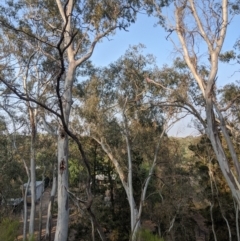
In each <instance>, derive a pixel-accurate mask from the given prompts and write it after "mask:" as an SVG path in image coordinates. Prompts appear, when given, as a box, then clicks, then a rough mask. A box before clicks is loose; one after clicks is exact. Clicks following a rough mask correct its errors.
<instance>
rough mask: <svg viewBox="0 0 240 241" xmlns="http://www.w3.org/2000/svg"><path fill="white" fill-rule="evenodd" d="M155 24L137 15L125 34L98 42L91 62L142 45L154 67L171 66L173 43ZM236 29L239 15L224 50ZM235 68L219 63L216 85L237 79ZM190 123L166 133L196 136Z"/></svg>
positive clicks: (100, 61) (99, 63) (102, 62)
mask: <svg viewBox="0 0 240 241" xmlns="http://www.w3.org/2000/svg"><path fill="white" fill-rule="evenodd" d="M156 22H157V19H156V18H154V17H148V16H147V15H143V14H140V15H139V16H138V19H137V21H136V23H135V24H132V25H131V26H130V28H129V29H128V30H129V31H128V32H126V31H124V30H122V31H120V30H118V31H117V32H116V34H115V35H114V36H111V37H110V39H106V38H105V39H104V40H103V41H102V42H101V43H98V44H97V46H96V48H95V50H94V53H93V55H92V57H91V60H92V61H93V63H94V64H95V65H96V66H102V67H103V66H107V65H108V64H110V63H112V62H114V61H116V60H117V59H118V58H119V57H120V56H122V55H123V54H124V53H125V51H126V50H127V49H128V47H129V46H130V45H137V44H139V43H143V44H144V45H145V46H146V49H145V53H146V54H153V55H154V56H156V60H157V64H158V65H159V66H160V67H161V66H162V65H164V64H169V65H171V64H172V62H173V59H174V58H175V57H176V54H174V48H173V44H172V43H171V41H169V40H166V37H167V36H168V33H167V32H165V30H164V29H163V28H162V27H161V26H159V25H158V26H156V27H154V25H155V24H156ZM239 26H240V17H239V16H238V17H235V19H234V20H233V21H232V23H231V24H230V25H229V27H228V32H227V37H226V41H225V43H224V47H223V50H224V51H226V50H231V49H232V47H233V45H234V43H235V41H236V39H237V38H238V37H240V32H239ZM237 69H238V66H237V65H229V64H220V66H219V73H218V85H219V86H223V85H224V84H226V83H228V82H231V81H234V80H236V79H240V75H239V72H236V73H235V74H234V75H233V73H234V71H235V70H237ZM239 69H240V68H239ZM190 122H191V118H190V117H189V118H186V119H184V120H182V121H181V122H180V123H178V124H176V125H175V126H174V127H173V128H172V129H171V131H170V132H169V134H170V135H173V136H179V137H180V136H188V135H197V134H199V133H198V132H197V131H196V130H195V129H194V128H190V127H189V125H192V124H191V123H190Z"/></svg>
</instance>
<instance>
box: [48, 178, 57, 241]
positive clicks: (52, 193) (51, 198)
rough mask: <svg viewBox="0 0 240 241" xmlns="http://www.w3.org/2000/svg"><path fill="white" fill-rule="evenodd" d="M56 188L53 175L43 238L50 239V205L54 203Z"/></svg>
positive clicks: (55, 179)
mask: <svg viewBox="0 0 240 241" xmlns="http://www.w3.org/2000/svg"><path fill="white" fill-rule="evenodd" d="M56 190H57V178H56V176H55V175H54V177H53V183H52V190H51V197H50V200H49V203H48V212H47V222H46V234H45V240H49V241H51V231H52V230H51V229H52V207H53V203H54V197H55V195H56Z"/></svg>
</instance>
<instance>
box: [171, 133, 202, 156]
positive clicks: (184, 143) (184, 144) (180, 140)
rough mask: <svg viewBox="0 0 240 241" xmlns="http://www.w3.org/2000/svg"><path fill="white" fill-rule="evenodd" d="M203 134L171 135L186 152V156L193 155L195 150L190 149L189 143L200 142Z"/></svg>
mask: <svg viewBox="0 0 240 241" xmlns="http://www.w3.org/2000/svg"><path fill="white" fill-rule="evenodd" d="M200 138H201V136H186V137H169V139H170V140H175V141H177V142H178V143H179V146H180V148H181V149H182V151H183V153H184V158H189V157H192V156H193V154H194V153H193V152H192V151H190V150H189V148H188V147H189V145H191V144H196V143H198V142H199V140H200Z"/></svg>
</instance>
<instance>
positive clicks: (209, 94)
mask: <svg viewBox="0 0 240 241" xmlns="http://www.w3.org/2000/svg"><path fill="white" fill-rule="evenodd" d="M177 3H178V4H179V5H177V4H176V3H175V7H176V11H175V19H176V32H177V35H178V38H179V40H180V43H181V46H182V53H183V56H184V59H185V61H186V63H187V65H188V67H189V69H190V71H191V73H192V75H193V77H194V78H195V80H196V82H197V83H198V86H199V88H200V90H201V92H202V95H203V97H204V99H205V103H206V104H205V111H206V112H205V113H206V119H207V128H206V134H207V135H208V137H209V139H210V141H211V144H212V147H213V149H214V152H215V155H216V157H217V160H218V163H219V166H220V168H221V171H222V173H223V175H224V177H225V179H226V182H227V184H228V186H229V188H230V190H231V192H232V195H233V197H234V198H235V200H236V201H237V204H238V206H239V205H240V183H239V180H240V164H239V160H238V157H237V155H236V151H235V149H234V146H233V143H232V141H231V138H230V136H229V133H228V131H227V128H226V123H225V121H224V117H223V115H222V113H221V110H220V109H219V107H218V104H217V101H216V99H215V93H214V88H215V82H216V76H217V72H218V61H219V60H218V58H219V54H220V51H221V49H222V46H223V42H224V39H225V36H226V31H227V26H228V1H227V0H222V13H220V15H219V22H220V24H219V25H217V27H216V28H217V29H215V32H213V34H212V35H209V34H208V33H207V32H206V31H205V29H204V24H203V22H202V21H201V17H200V15H199V14H198V11H197V9H196V6H197V5H196V4H195V3H196V2H194V1H193V0H187V1H185V2H184V3H181V2H180V1H177ZM186 5H188V6H186ZM186 9H189V10H190V12H191V14H192V17H193V21H195V23H196V26H197V28H198V29H197V31H196V29H195V30H194V31H195V32H198V33H199V34H200V36H201V38H202V39H203V41H204V43H205V44H206V46H207V48H208V55H209V60H210V69H209V75H208V77H207V80H205V79H203V78H202V76H201V75H200V74H199V73H198V70H197V64H198V63H197V61H198V59H197V58H196V59H195V63H194V62H193V61H192V57H193V55H194V56H195V57H197V56H196V53H194V49H193V48H192V45H189V43H190V42H189V41H188V39H186V34H185V33H186V32H190V31H191V30H189V29H186V28H185V26H186V25H185V24H184V20H185V21H189V19H186V18H185V15H184V11H185V10H186ZM206 16H207V15H205V17H206ZM207 17H208V19H210V18H211V17H212V16H207ZM215 33H218V34H217V35H216V34H215ZM212 36H215V38H213V37H212ZM192 37H193V38H194V35H192ZM189 49H190V50H191V51H190V50H189ZM215 115H217V118H216V117H215ZM196 117H197V115H196ZM216 119H218V120H219V121H220V125H219V127H220V128H221V131H222V135H223V138H224V139H225V141H226V143H227V146H228V149H229V151H230V154H231V157H232V160H233V164H234V165H233V169H234V170H233V171H232V170H231V167H230V163H229V162H228V158H227V157H226V154H225V151H224V148H223V146H222V143H221V140H220V138H219V133H218V130H217V125H216Z"/></svg>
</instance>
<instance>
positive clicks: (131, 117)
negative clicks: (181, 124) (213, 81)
mask: <svg viewBox="0 0 240 241" xmlns="http://www.w3.org/2000/svg"><path fill="white" fill-rule="evenodd" d="M142 47H143V46H141V45H140V46H133V47H132V48H130V49H129V50H128V51H127V52H126V54H125V55H124V56H123V57H121V58H120V59H119V60H118V61H116V62H115V63H113V64H111V65H110V66H109V67H108V68H104V69H100V70H99V69H96V71H95V72H94V73H93V74H92V76H91V77H90V79H89V80H88V81H86V83H85V88H84V89H82V90H81V91H80V92H81V93H83V95H82V96H81V99H80V100H81V103H82V104H81V109H80V116H82V117H84V121H81V123H80V124H82V125H83V127H82V128H85V130H86V133H87V134H88V135H89V136H90V137H91V138H93V139H94V140H95V141H97V142H98V143H99V145H100V146H101V147H102V149H103V151H104V152H105V153H106V154H107V156H108V158H109V159H110V160H111V161H112V163H113V165H114V167H115V170H116V172H117V173H118V175H119V178H120V180H121V183H122V186H123V188H124V190H125V193H126V196H127V199H128V203H129V207H130V217H131V218H130V219H131V240H136V238H137V233H138V231H139V228H140V221H141V214H142V210H143V205H144V203H145V197H146V193H147V188H148V185H149V182H150V180H151V178H152V176H153V175H154V168H155V166H156V165H157V162H158V160H159V159H160V158H161V157H160V156H159V149H160V148H161V144H160V143H161V141H162V139H164V138H166V136H165V131H166V129H167V127H168V125H169V123H167V121H168V120H167V114H166V112H165V110H164V108H161V109H160V108H159V107H158V106H156V105H153V104H152V102H151V100H153V98H154V96H155V93H154V90H151V89H148V85H147V83H146V82H145V76H146V75H147V76H148V75H150V74H151V73H152V74H154V70H153V69H154V58H153V56H151V55H147V56H144V55H143V54H141V53H140V51H141V48H142ZM137 183H139V184H137ZM137 202H139V204H137Z"/></svg>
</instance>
